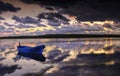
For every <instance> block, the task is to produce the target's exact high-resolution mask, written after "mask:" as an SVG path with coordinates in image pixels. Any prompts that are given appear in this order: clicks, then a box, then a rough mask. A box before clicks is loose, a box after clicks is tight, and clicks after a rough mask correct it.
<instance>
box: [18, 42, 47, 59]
mask: <svg viewBox="0 0 120 76" xmlns="http://www.w3.org/2000/svg"><path fill="white" fill-rule="evenodd" d="M44 48H45V45H40V46H35V47H30V46H21V45H20V43H19V46H18V47H17V49H18V55H20V56H24V57H28V58H31V59H34V60H37V61H45V59H46V58H45V57H44V56H43V54H42V52H43V50H44Z"/></svg>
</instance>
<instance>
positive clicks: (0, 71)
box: [0, 64, 19, 76]
mask: <svg viewBox="0 0 120 76" xmlns="http://www.w3.org/2000/svg"><path fill="white" fill-rule="evenodd" d="M16 69H19V67H18V65H12V66H4V65H2V64H0V76H4V75H5V74H10V73H13V72H15V70H16Z"/></svg>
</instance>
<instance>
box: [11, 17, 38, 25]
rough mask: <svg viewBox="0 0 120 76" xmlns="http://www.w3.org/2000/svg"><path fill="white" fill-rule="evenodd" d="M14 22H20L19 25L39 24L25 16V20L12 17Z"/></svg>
mask: <svg viewBox="0 0 120 76" xmlns="http://www.w3.org/2000/svg"><path fill="white" fill-rule="evenodd" d="M12 19H14V20H15V21H16V22H21V23H33V24H36V23H39V21H37V20H35V19H33V18H31V17H29V16H27V17H25V18H20V17H18V16H15V15H14V16H13V18H12Z"/></svg>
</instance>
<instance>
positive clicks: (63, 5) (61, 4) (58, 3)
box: [20, 0, 79, 8]
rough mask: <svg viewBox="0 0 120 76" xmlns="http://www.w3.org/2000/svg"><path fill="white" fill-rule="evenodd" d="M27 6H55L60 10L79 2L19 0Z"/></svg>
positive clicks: (67, 0) (75, 0)
mask: <svg viewBox="0 0 120 76" xmlns="http://www.w3.org/2000/svg"><path fill="white" fill-rule="evenodd" d="M20 1H22V2H24V3H27V4H33V3H34V4H39V5H46V6H55V7H61V8H68V7H69V6H70V5H71V4H75V3H76V2H78V1H79V0H20Z"/></svg>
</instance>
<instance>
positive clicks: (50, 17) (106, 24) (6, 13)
mask: <svg viewBox="0 0 120 76" xmlns="http://www.w3.org/2000/svg"><path fill="white" fill-rule="evenodd" d="M119 8H120V5H119V2H117V1H104V0H91V1H90V0H44V1H43V0H0V37H2V36H23V35H44V34H119V33H120V22H119V21H120V14H119V13H120V10H119Z"/></svg>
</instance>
